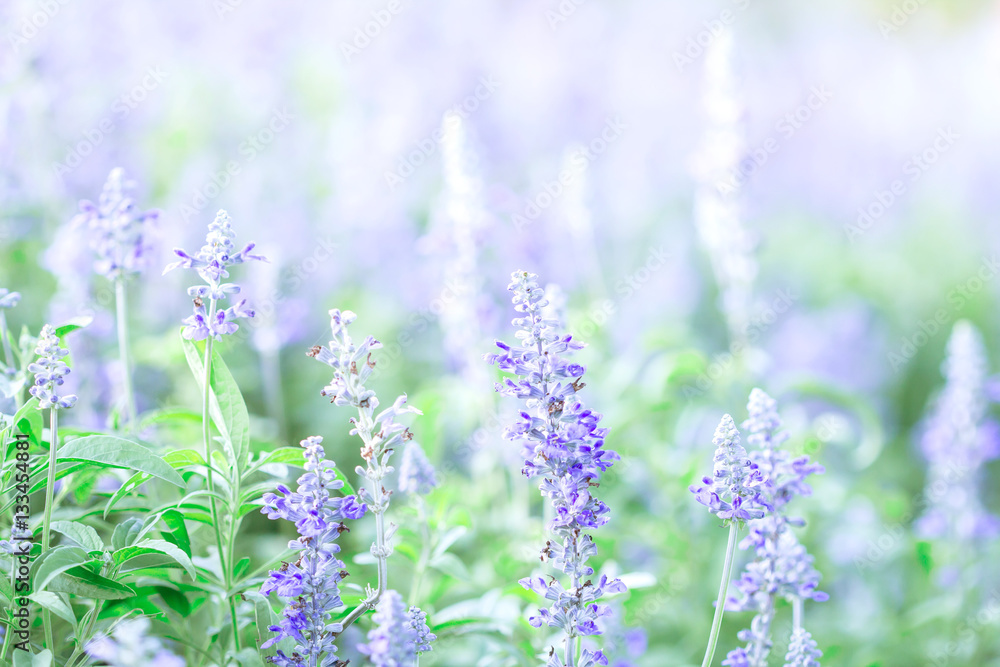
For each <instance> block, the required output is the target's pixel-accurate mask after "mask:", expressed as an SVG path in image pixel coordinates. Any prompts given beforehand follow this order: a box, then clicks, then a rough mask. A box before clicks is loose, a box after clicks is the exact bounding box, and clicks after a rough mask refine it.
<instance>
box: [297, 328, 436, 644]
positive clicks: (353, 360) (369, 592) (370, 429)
mask: <svg viewBox="0 0 1000 667" xmlns="http://www.w3.org/2000/svg"><path fill="white" fill-rule="evenodd" d="M356 318H357V315H355V314H354V313H352V312H351V311H349V310H345V311H340V310H337V309H334V310H331V311H330V329H331V332H332V338H331V340H330V344H329V346H328V347H323V346H320V345H316V346H315V347H313V348H311V349H310V350H309V351H308V352H307V354H308V355H309V356H310V357H313V358H315V359H317V360H318V361H321V362H323V363H324V364H326V365H328V366H329V367H330V368H332V369H333V380H332V381H331V382H330V384H329V385H327V386H326V387H324V388H323V390H322V391H321V392H320V393H321V394H322V395H323V396H326V397H327V398H329V399H330V402H331V403H334V404H336V405H338V406H350V407H353V408H355V409H356V410H357V417H355V418H352V419H351V423H352V424H353V425H354V428H352V429H351V435H357V436H358V437H360V438H361V443H362V446H361V458H362V459H364V461H365V467H364V468H362V467H361V466H357V467H356V468H355V472H357V474H358V475H359V476H361V477H362V478H363V479H364V480H365V481H366V482H367V483H368V489H367V490H365V489H363V490H362V491H361V492H359V495H360V496H361V498H362V500H363V501H364V502H365V503H366V504H367V506H368V507H369V508H370V509H371V512H372V514H374V515H375V542H374V544H372V547H371V554H372V556H373V557H374V558H375V561H376V563H377V568H378V581H377V583H376V585H375V587H374V588H373V587H372V586H370V585H369V586H367V587H366V596H365V599H364V600H362V601H361V603H360V604H359V605H358V606H357V607H356V608H355V609H353V610H352V611H351V613H349V614H348V615H347V617H346V618H345V619H344V620H343V627H345V628H346V627H348V626H349V625H351V623H353V622H354V621H356V620H357V619H358V618H359V617H360V616H361V615H362V614H364V613H365V612H366V611H368V610H371V609H374V608H375V606H376V605H377V604H378V602H379V599H380V598H381V597H382V594H383V593H385V591H386V590H387V589H388V578H389V573H388V559H389V555H390V554H391V553H392V546H391V545H390V544H389V537H390V533H389V531H388V530H387V528H386V523H385V513H386V510H388V509H389V499H390V496H391V491H387V490H386V488H385V486H384V485H383V482H384V480H385V478H386V476H387V475H388V474H389V473H390V472H392V470H393V468H392V467H391V466H390V465H389V459H390V458H391V457H392V454H393V452H394V451H395V450H396V449H397V448H399V447H401V446H403V444H404V443H406V442H407V441H408V440H410V439H411V438H412V437H413V435H412V433H410V430H409V429H408V428H406V427H405V426H403V425H402V424H399V423H397V422H396V418H397V417H400V416H402V415H404V414H407V413H411V412H412V413H416V414H422V413H421V412H420V411H419V410H417V409H416V408H414V407H412V406H409V405H407V404H406V395H405V394H404V395H402V396H399V397H397V398H396V400H395V402H393V404H392V405H391V406H389V407H388V408H386V409H384V410H382V411H381V412H378V413H376V412H375V411H376V409H377V408H378V406H379V400H378V397H377V396H376V395H375V392H374V391H372V390H371V389H368V388H367V387H366V386H365V382H366V381H367V380H368V378H369V377H371V374H372V371H373V370H374V369H375V361H373V360H372V356H371V355H372V352H374V351H375V350H378V349H380V348H381V347H382V344H381V343H379V342H378V341H377V340H375V339H374V338H373V337H372V336H366V337H365V338H364V339H362V340H361V342H360V343H357V344H355V343H354V341H353V340H352V338H351V335H350V333H348V330H347V329H348V326H350V324H351V323H352V322H354V320H355V319H356Z"/></svg>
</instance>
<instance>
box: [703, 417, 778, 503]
mask: <svg viewBox="0 0 1000 667" xmlns="http://www.w3.org/2000/svg"><path fill="white" fill-rule="evenodd" d="M712 443H713V444H714V445H715V447H716V449H715V459H714V460H715V466H714V469H713V472H712V476H711V477H704V478H702V480H701V484H700V485H698V484H692V485H691V486H690V487H689V490H690V491H691V493H693V494H694V497H695V500H697V501H698V502H699V503H701V504H702V505H704V506H706V507H707V508H708V511H709V512H711V513H712V514H714V515H716V516H717V517H719V518H720V519H723V520H725V521H726V522H727V523H728V522H729V521H735V522H738V523H746V522H747V521H749V520H750V519H759V518H761V517H762V516H764V511H765V508H767V507H768V506H767V503H766V501H764V499H763V498H761V495H760V491H761V485H762V484H763V483H764V479H763V477H762V475H761V472H760V470H759V468H758V467H757V464H755V463H753V462H752V461H751V460H750V459H749V457H748V456H747V452H746V450H745V449H743V445H741V444H740V432H739V431H737V430H736V424H735V423H734V422H733V418H732V417H730V416H729V415H723V417H722V421H720V422H719V426H718V428H716V430H715V437H714V438H713V439H712Z"/></svg>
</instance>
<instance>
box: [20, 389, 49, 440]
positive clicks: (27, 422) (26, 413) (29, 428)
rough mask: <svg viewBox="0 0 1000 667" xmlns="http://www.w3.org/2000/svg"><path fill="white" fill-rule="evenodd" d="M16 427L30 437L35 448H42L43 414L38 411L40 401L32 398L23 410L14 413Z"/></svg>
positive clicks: (23, 406) (22, 407)
mask: <svg viewBox="0 0 1000 667" xmlns="http://www.w3.org/2000/svg"><path fill="white" fill-rule="evenodd" d="M14 426H15V427H16V428H17V430H18V431H20V432H21V433H23V434H25V435H26V436H28V440H30V441H31V444H33V445H34V446H35V447H41V446H42V429H43V428H44V427H43V425H42V412H41V410H39V409H38V399H37V398H35V397H34V396H32V397H31V398H29V399H28V400H27V401H26V402H25V404H24V405H22V406H21V409H20V410H18V411H17V412H16V413H14Z"/></svg>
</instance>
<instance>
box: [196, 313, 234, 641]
mask: <svg viewBox="0 0 1000 667" xmlns="http://www.w3.org/2000/svg"><path fill="white" fill-rule="evenodd" d="M216 305H217V304H216V300H215V299H212V300H211V302H210V304H209V308H208V321H209V322H212V321H214V320H215V311H216ZM214 342H215V338H213V336H212V335H211V334H209V336H208V338H206V339H205V377H204V387H203V388H202V389H203V391H202V405H201V407H202V410H201V426H202V440H203V442H204V445H205V463H206V466H207V467H206V470H205V481H206V483H207V484H208V504H209V508H210V512H211V515H212V530H213V531H214V532H215V546H216V548H217V549H218V550H219V566H220V567H221V568H222V577H223V581H224V582H225V588H226V592H225V596H226V597H227V598H229V597H230V596H229V589H230V587H231V586H232V572H231V571H230V568H229V565H228V564H227V562H226V550H225V548H224V546H223V541H222V527H221V525H220V524H219V508H218V506H217V505H216V501H215V480H214V478H213V477H212V416H211V397H212V343H214ZM229 602H230V604H229V607H230V610H231V611H232V612H234V613H232V618H231V620H232V624H233V643H234V645H235V646H236V650H239V647H240V633H239V623H238V622H237V619H236V614H235V607H236V605H235V603H234V601H233V600H229Z"/></svg>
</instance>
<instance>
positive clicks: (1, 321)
mask: <svg viewBox="0 0 1000 667" xmlns="http://www.w3.org/2000/svg"><path fill="white" fill-rule="evenodd" d="M0 337H2V338H3V358H4V364H6V366H7V370H9V371H13V370H14V352H13V351H12V350H11V349H10V338H9V336H8V334H7V314H6V313H4V309H3V308H0Z"/></svg>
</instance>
